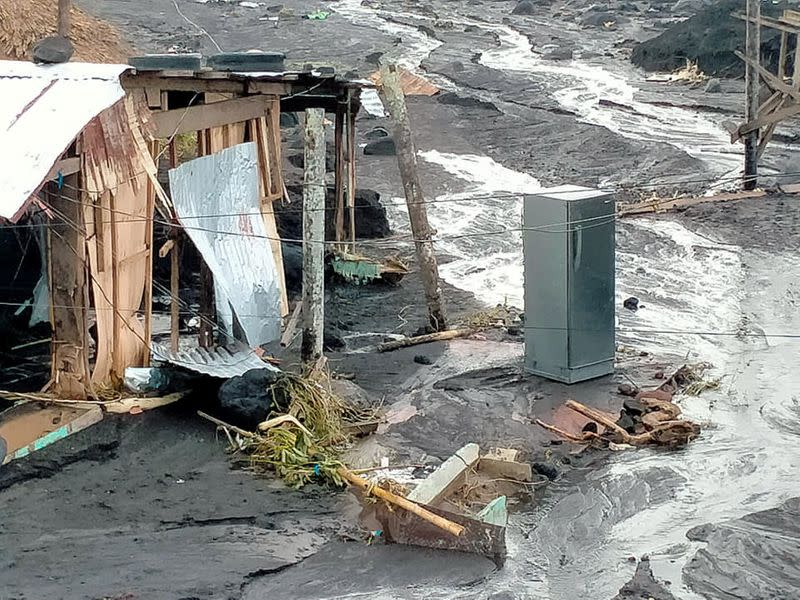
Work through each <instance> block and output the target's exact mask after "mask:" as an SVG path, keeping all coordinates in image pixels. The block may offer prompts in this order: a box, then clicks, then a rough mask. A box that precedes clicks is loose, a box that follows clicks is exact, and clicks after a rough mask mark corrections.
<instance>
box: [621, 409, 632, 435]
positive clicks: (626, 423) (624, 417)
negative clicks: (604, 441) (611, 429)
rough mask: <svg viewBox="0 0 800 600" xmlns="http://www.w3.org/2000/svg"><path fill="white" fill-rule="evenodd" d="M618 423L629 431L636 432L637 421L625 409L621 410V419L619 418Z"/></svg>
mask: <svg viewBox="0 0 800 600" xmlns="http://www.w3.org/2000/svg"><path fill="white" fill-rule="evenodd" d="M617 425H619V426H620V427H622V428H623V429H624V430H625V431H627V432H628V433H635V432H636V422H635V421H634V420H633V417H631V416H630V415H629V414H628V413H627V412H625V411H624V410H621V411H619V419H617Z"/></svg>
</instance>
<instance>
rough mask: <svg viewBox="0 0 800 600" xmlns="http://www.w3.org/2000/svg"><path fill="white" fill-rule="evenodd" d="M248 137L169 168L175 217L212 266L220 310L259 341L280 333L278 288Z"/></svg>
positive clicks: (229, 324) (230, 327) (252, 341)
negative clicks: (220, 149)
mask: <svg viewBox="0 0 800 600" xmlns="http://www.w3.org/2000/svg"><path fill="white" fill-rule="evenodd" d="M258 177H259V176H258V154H257V150H256V145H255V143H253V142H250V143H247V144H239V145H237V146H233V147H231V148H227V149H225V150H222V151H221V152H217V153H215V154H211V155H209V156H203V157H200V158H196V159H194V160H191V161H189V162H187V163H184V164H182V165H181V166H179V167H177V168H176V169H172V170H170V172H169V179H170V186H171V189H172V201H173V204H174V206H175V211H176V212H177V213H178V219H179V220H180V223H181V225H183V226H184V228H185V229H186V232H187V233H188V234H189V237H190V238H191V239H192V242H194V245H195V246H196V247H197V250H198V251H199V252H200V254H201V255H202V256H203V259H204V260H205V261H206V264H207V265H208V267H209V269H211V272H212V273H213V274H214V285H215V291H216V300H217V312H218V314H219V315H220V320H221V321H222V323H224V325H225V327H226V329H227V332H228V333H229V334H233V333H234V315H235V316H236V319H235V320H236V321H237V322H238V325H240V326H241V331H242V333H243V338H244V339H242V341H244V342H247V344H248V345H250V346H257V345H260V344H264V343H267V342H271V341H273V340H277V339H278V338H279V337H280V333H281V331H280V330H281V320H282V317H281V292H280V288H279V283H278V277H277V274H276V271H275V261H274V259H273V257H272V249H271V247H270V244H269V236H268V234H267V230H266V228H265V226H264V220H263V218H262V216H261V206H260V200H259V189H258V185H259V184H258Z"/></svg>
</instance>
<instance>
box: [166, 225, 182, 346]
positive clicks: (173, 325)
mask: <svg viewBox="0 0 800 600" xmlns="http://www.w3.org/2000/svg"><path fill="white" fill-rule="evenodd" d="M173 229H174V232H173V235H172V249H171V250H170V253H171V254H170V257H169V258H170V272H169V295H170V305H169V311H170V314H169V346H170V348H171V349H172V351H173V352H177V351H178V349H179V348H180V343H179V342H180V318H181V314H180V304H179V303H180V297H181V284H180V247H181V246H180V244H181V242H180V237H179V235H180V234H179V232H178V230H177V228H173Z"/></svg>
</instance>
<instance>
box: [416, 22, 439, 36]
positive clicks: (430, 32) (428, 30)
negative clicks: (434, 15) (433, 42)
mask: <svg viewBox="0 0 800 600" xmlns="http://www.w3.org/2000/svg"><path fill="white" fill-rule="evenodd" d="M417 29H419V30H420V31H421V32H422V33H424V34H425V35H427V36H428V37H432V38H433V39H438V38H437V37H436V31H434V29H433V28H432V27H428V26H427V25H419V26H418V27H417Z"/></svg>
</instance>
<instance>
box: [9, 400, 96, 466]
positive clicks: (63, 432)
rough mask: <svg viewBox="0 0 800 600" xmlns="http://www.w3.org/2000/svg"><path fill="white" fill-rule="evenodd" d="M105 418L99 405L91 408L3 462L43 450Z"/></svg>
mask: <svg viewBox="0 0 800 600" xmlns="http://www.w3.org/2000/svg"><path fill="white" fill-rule="evenodd" d="M102 420H103V411H102V410H101V409H100V407H99V406H97V407H94V408H91V409H89V410H87V411H86V412H85V413H84V414H82V415H80V416H79V417H77V418H75V419H73V420H72V421H70V422H69V423H66V424H64V425H61V426H60V427H58V428H57V429H54V430H53V431H51V432H48V433H45V434H44V435H42V436H41V437H39V438H37V439H36V440H34V441H33V442H31V443H30V444H28V445H26V446H24V447H22V448H19V449H17V450H16V451H14V452H13V453H11V454H9V455H7V456H6V457H5V458H3V461H2V464H6V463H9V462H11V461H12V460H17V459H19V458H23V457H25V456H28V455H29V454H31V453H33V452H36V451H37V450H41V449H42V448H45V447H47V446H49V445H50V444H53V443H55V442H57V441H59V440H63V439H64V438H67V437H69V436H70V435H72V434H73V433H77V432H79V431H82V430H84V429H86V428H87V427H90V426H91V425H94V424H95V423H98V422H100V421H102Z"/></svg>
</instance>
